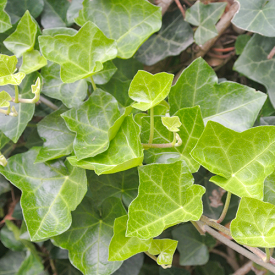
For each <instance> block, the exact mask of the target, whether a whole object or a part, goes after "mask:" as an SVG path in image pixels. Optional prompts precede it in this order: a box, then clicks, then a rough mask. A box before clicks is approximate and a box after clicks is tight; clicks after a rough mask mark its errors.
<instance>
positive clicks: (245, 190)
mask: <svg viewBox="0 0 275 275" xmlns="http://www.w3.org/2000/svg"><path fill="white" fill-rule="evenodd" d="M274 129H275V127H274V126H259V127H255V128H252V129H249V130H246V131H244V132H242V133H238V132H235V131H233V130H230V129H228V128H226V127H224V126H222V125H220V124H219V123H216V122H213V121H209V122H208V123H207V125H206V128H205V130H204V132H203V133H202V135H201V137H200V139H199V141H198V143H197V145H196V147H195V148H194V149H193V151H192V152H191V155H192V157H193V158H194V159H195V160H197V161H198V162H199V163H201V164H202V165H203V166H204V167H205V168H207V169H208V170H209V171H210V172H212V173H214V174H217V175H216V176H214V177H212V178H211V179H210V180H211V181H212V182H214V183H215V184H217V185H219V186H220V187H222V188H223V189H225V190H227V191H229V192H232V193H233V194H236V195H237V196H239V197H251V198H256V199H262V198H263V183H264V180H265V178H266V177H267V176H268V175H270V174H271V173H272V172H273V170H274V165H275V156H274V154H273V150H274V146H275V145H274V144H275V133H274ZM240 152H241V153H240Z"/></svg>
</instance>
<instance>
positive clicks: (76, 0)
mask: <svg viewBox="0 0 275 275" xmlns="http://www.w3.org/2000/svg"><path fill="white" fill-rule="evenodd" d="M82 2H83V0H72V1H71V5H70V6H69V8H68V10H67V22H68V24H73V23H74V19H75V18H76V17H78V13H79V10H81V9H82Z"/></svg>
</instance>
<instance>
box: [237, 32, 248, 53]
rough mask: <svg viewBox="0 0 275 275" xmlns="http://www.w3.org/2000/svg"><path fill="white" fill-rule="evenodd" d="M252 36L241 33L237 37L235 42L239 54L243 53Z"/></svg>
mask: <svg viewBox="0 0 275 275" xmlns="http://www.w3.org/2000/svg"><path fill="white" fill-rule="evenodd" d="M250 38H251V36H249V35H247V34H241V35H239V36H238V37H237V39H236V42H235V51H236V54H237V55H240V54H242V52H243V50H244V48H245V46H246V44H247V43H248V41H249V40H250Z"/></svg>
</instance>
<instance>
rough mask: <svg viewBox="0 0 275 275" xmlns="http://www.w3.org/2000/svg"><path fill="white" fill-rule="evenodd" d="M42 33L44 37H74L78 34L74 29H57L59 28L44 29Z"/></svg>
mask: <svg viewBox="0 0 275 275" xmlns="http://www.w3.org/2000/svg"><path fill="white" fill-rule="evenodd" d="M42 33H43V35H50V36H55V35H58V34H65V35H70V36H73V35H75V34H77V30H75V29H72V28H65V27H57V28H49V29H44V30H43V32H42Z"/></svg>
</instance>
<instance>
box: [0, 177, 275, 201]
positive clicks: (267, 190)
mask: <svg viewBox="0 0 275 275" xmlns="http://www.w3.org/2000/svg"><path fill="white" fill-rule="evenodd" d="M274 186H275V173H274V172H273V173H272V174H271V175H269V176H268V177H267V178H266V179H265V181H264V199H263V200H264V201H265V202H269V203H271V204H274V205H275V190H274ZM0 193H1V192H0Z"/></svg>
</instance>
